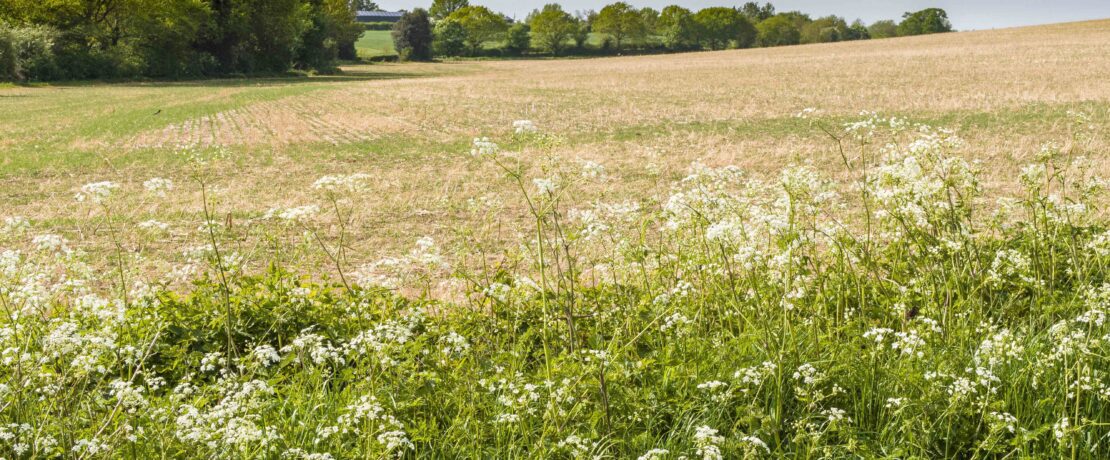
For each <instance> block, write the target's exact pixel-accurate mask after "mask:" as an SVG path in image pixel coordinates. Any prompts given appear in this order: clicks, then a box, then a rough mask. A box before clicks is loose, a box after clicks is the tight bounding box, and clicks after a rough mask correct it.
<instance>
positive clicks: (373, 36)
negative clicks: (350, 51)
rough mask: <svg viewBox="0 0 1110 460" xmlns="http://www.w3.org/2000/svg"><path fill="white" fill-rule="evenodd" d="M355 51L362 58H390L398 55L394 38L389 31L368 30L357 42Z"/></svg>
mask: <svg viewBox="0 0 1110 460" xmlns="http://www.w3.org/2000/svg"><path fill="white" fill-rule="evenodd" d="M355 50H357V51H358V56H359V57H361V58H372V57H374V56H389V55H394V54H397V51H396V50H394V49H393V37H392V36H391V35H390V31H388V30H367V31H366V32H363V33H362V36H361V37H359V39H358V41H357V42H355Z"/></svg>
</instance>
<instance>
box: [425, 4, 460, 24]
mask: <svg viewBox="0 0 1110 460" xmlns="http://www.w3.org/2000/svg"><path fill="white" fill-rule="evenodd" d="M468 6H470V1H469V0H432V6H431V7H430V8H428V14H429V15H431V16H432V19H435V20H437V21H439V20H442V19H444V18H446V17H447V16H450V15H451V13H454V12H456V11H458V10H461V9H463V8H466V7H468Z"/></svg>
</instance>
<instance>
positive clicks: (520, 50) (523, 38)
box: [505, 22, 532, 56]
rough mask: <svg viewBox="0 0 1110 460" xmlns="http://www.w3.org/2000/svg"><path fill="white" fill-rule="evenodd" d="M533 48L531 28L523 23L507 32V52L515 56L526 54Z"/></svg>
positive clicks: (514, 25) (513, 26)
mask: <svg viewBox="0 0 1110 460" xmlns="http://www.w3.org/2000/svg"><path fill="white" fill-rule="evenodd" d="M531 48H532V34H531V28H530V27H529V26H528V24H525V23H523V22H518V23H515V24H513V25H511V26H509V30H507V31H505V52H506V53H508V54H511V55H514V56H519V55H521V54H524V53H525V52H527V51H528V50H529V49H531Z"/></svg>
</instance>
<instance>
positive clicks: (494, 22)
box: [447, 6, 509, 55]
mask: <svg viewBox="0 0 1110 460" xmlns="http://www.w3.org/2000/svg"><path fill="white" fill-rule="evenodd" d="M447 19H452V20H455V21H458V22H459V24H460V25H462V26H463V29H464V30H466V46H467V47H468V48H470V53H471V54H473V55H477V54H478V53H479V52H480V51H481V50H482V46H483V45H485V44H486V43H487V42H492V41H500V40H501V39H502V38H503V37H504V35H505V32H506V31H507V30H508V29H509V23H508V22H507V21H506V20H505V17H504V16H502V15H500V14H497V13H495V12H493V10H490V9H489V8H486V7H484V6H467V7H463V8H460V9H459V10H457V11H455V12H454V13H451V15H450V16H447Z"/></svg>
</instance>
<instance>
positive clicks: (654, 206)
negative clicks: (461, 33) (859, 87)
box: [0, 110, 1110, 460]
mask: <svg viewBox="0 0 1110 460" xmlns="http://www.w3.org/2000/svg"><path fill="white" fill-rule="evenodd" d="M801 115H802V116H804V117H805V118H808V119H809V121H808V123H812V126H813V129H815V130H820V131H823V132H824V133H826V134H827V135H828V136H829V137H830V142H831V143H832V145H833V147H834V149H835V152H837V153H838V154H839V156H840V160H841V163H842V164H843V166H844V171H843V172H842V173H840V174H839V175H838V176H837V177H840V178H841V180H839V181H837V180H833V179H832V178H831V177H828V176H826V175H824V174H822V173H820V172H819V171H817V170H815V169H814V168H812V167H810V166H806V165H795V166H790V167H787V168H785V169H784V170H782V171H781V172H780V173H779V174H777V175H772V176H765V177H760V176H758V175H755V174H751V173H748V172H745V171H742V170H740V169H738V168H735V167H730V166H725V167H710V166H707V165H704V164H697V163H695V164H693V165H691V167H690V171H689V174H688V175H687V176H686V177H685V178H682V179H681V180H679V181H677V182H675V183H674V184H673V186H672V190H671V192H670V193H669V194H668V195H667V196H665V197H660V198H659V199H657V200H647V199H645V200H643V201H639V202H629V201H612V202H610V201H605V200H603V199H598V200H596V201H594V202H592V203H589V204H585V205H583V204H580V201H581V200H577V199H574V198H577V196H575V195H573V194H575V193H576V191H577V190H580V189H582V188H586V186H590V187H595V188H596V187H597V185H596V184H595V183H596V182H605V181H613V180H617V179H616V178H615V177H614V176H613V175H612V174H611V173H609V172H607V171H606V169H605V168H604V167H603V166H602V165H600V164H597V163H594V162H589V161H565V160H561V159H559V158H557V157H554V156H551V155H550V152H551V151H553V150H554V147H556V146H558V145H559V144H560V142H561V140H560V139H559V138H558V137H557V136H553V135H550V134H546V133H544V132H542V130H540V129H539V127H538V126H536V125H535V124H534V123H531V122H523V121H522V122H517V123H514V130H515V132H514V134H513V135H512V137H511V138H507V139H504V140H502V144H503V145H505V146H506V147H505V148H502V147H501V146H500V145H499V144H498V143H496V142H494V141H493V140H490V139H486V138H479V139H476V140H475V141H474V144H473V150H472V152H471V158H470V159H468V160H466V161H468V162H470V167H472V168H474V169H475V170H476V171H482V170H483V168H489V167H490V166H491V165H492V169H493V170H496V171H499V172H500V174H502V175H503V180H505V181H506V183H507V184H509V185H511V188H513V189H514V190H515V194H516V196H517V197H518V198H519V203H520V206H521V207H523V208H524V209H525V210H526V212H527V216H528V218H527V219H526V221H527V222H524V223H521V224H519V225H518V227H519V228H520V229H521V238H520V241H519V245H518V246H515V247H511V248H508V249H506V248H505V247H498V246H495V245H492V244H488V243H486V242H482V241H480V239H479V238H478V237H477V236H475V235H479V234H480V233H481V230H480V229H478V230H475V231H474V232H473V233H470V234H467V235H464V236H467V237H468V238H463V240H464V241H466V242H468V243H467V245H464V246H463V247H462V248H459V249H457V250H455V251H453V252H450V253H445V252H444V251H443V250H441V249H440V247H439V246H438V245H437V244H436V242H435V241H433V240H432V239H430V238H421V239H419V240H417V241H416V244H415V247H414V249H412V251H410V252H409V253H407V254H403V255H400V256H396V257H389V258H385V259H382V260H379V261H376V262H372V263H369V264H365V265H361V266H352V265H353V264H352V262H351V260H353V257H352V255H351V252H352V245H351V239H352V238H353V237H352V235H351V232H350V230H349V229H350V228H352V227H354V226H356V225H357V221H358V219H360V218H361V217H360V215H359V213H360V207H359V206H358V204H357V203H359V202H360V200H364V199H366V198H367V197H366V196H365V195H367V193H368V190H367V180H368V176H366V175H364V174H347V175H330V176H325V177H323V178H321V179H319V180H318V181H316V182H315V184H314V185H313V186H312V190H313V193H314V195H315V197H316V198H315V202H310V203H306V204H302V205H299V206H293V207H288V208H274V209H271V210H270V211H269V212H266V213H264V214H263V215H260V216H257V217H253V218H250V219H248V220H247V221H246V222H244V223H242V224H240V225H233V223H232V222H231V221H230V218H229V219H227V220H226V221H225V220H221V219H218V218H216V216H218V215H220V214H219V213H218V212H217V211H218V209H219V207H220V196H221V192H220V191H219V190H218V188H216V187H213V185H212V184H213V183H214V181H212V180H211V179H210V177H211V171H212V170H213V169H214V168H216V167H218V165H219V162H220V161H222V160H221V159H220V158H219V156H218V155H216V156H215V157H213V155H209V154H206V153H204V152H199V153H196V152H194V153H195V154H194V155H193V157H194V159H195V161H194V162H193V164H194V165H195V166H194V167H192V168H191V169H190V181H188V183H187V184H184V183H183V184H175V183H173V182H172V181H169V180H166V179H161V178H154V179H150V180H147V181H145V182H144V183H143V184H142V185H143V191H141V192H136V193H142V194H144V195H143V196H144V198H143V203H154V202H157V200H159V199H163V197H164V196H165V195H166V194H167V193H168V192H169V191H171V190H175V189H183V188H186V187H190V188H195V189H196V190H197V191H198V192H199V193H200V195H201V198H202V200H203V203H201V206H199V207H200V211H201V213H202V214H201V215H202V216H203V217H202V222H201V225H200V226H199V228H197V229H196V230H195V231H194V232H191V233H189V234H190V235H191V237H192V238H193V240H194V241H195V242H196V244H194V245H192V246H189V247H187V248H185V250H184V251H183V255H182V257H181V258H180V260H178V261H177V263H176V265H173V266H169V267H165V268H164V269H163V270H155V271H154V272H153V275H152V274H151V271H150V270H148V269H144V268H140V267H141V266H145V265H144V264H146V263H147V261H146V260H145V258H143V257H141V256H139V255H136V251H134V250H133V248H131V247H130V245H133V244H136V243H135V241H136V239H134V238H132V235H131V233H130V232H134V233H135V234H137V235H139V237H138V238H140V240H141V237H146V238H152V237H160V236H164V234H165V232H168V231H170V230H171V229H172V227H171V226H170V225H168V224H164V223H161V222H157V221H152V220H142V221H139V220H140V219H139V218H137V217H136V216H137V215H139V213H137V212H134V210H135V209H140V210H141V209H143V208H144V204H143V203H141V204H140V205H138V206H123V205H121V204H119V202H117V201H115V200H116V199H118V198H119V197H120V194H124V193H129V192H128V190H129V189H131V188H135V189H137V188H138V187H137V186H130V185H128V184H120V183H115V182H97V183H92V184H88V185H86V186H84V187H82V188H81V190H80V191H79V195H78V199H79V201H82V206H86V209H87V210H88V215H87V217H86V219H85V221H86V222H88V225H96V226H98V227H97V228H103V229H105V230H104V231H105V232H106V233H107V236H108V239H109V240H111V242H112V245H111V246H112V248H114V250H110V251H107V252H106V253H101V252H94V253H85V252H83V251H82V250H81V249H79V248H80V247H82V245H79V244H74V243H72V242H70V241H69V240H67V239H66V238H65V237H63V236H61V235H57V234H43V233H36V231H35V230H36V226H37V225H34V224H32V223H30V222H28V221H26V220H24V219H20V218H15V217H9V218H7V219H6V220H5V221H4V226H3V233H2V236H0V238H2V240H0V241H2V242H3V244H4V247H5V248H8V249H4V250H3V252H0V307H2V310H3V312H4V315H5V320H4V322H3V325H2V327H0V350H2V351H0V362H2V363H3V367H2V368H0V456H3V457H4V458H150V457H154V456H160V457H204V458H288V459H328V458H402V457H498V458H516V457H535V458H567V459H578V458H640V459H647V460H651V459H672V458H673V459H678V458H701V459H721V458H749V457H750V458H755V457H760V456H774V457H806V458H808V457H848V456H854V457H898V458H901V457H926V458H935V457H959V458H968V457H992V458H993V457H1029V458H1039V457H1067V458H1101V457H1105V456H1106V455H1108V453H1110V452H1108V451H1110V448H1108V446H1107V445H1106V441H1105V440H1106V438H1107V436H1108V435H1110V426H1107V422H1106V420H1108V418H1110V417H1108V411H1107V409H1108V404H1110V376H1108V375H1107V369H1110V363H1108V362H1107V358H1106V356H1107V352H1108V351H1110V350H1107V349H1106V347H1107V343H1108V340H1110V325H1108V324H1107V321H1106V319H1107V310H1108V309H1110V280H1108V279H1107V278H1108V272H1107V270H1108V268H1110V266H1108V264H1110V229H1108V228H1107V225H1106V220H1105V218H1104V217H1103V215H1102V214H1101V211H1100V209H1099V208H1098V205H1099V204H1100V203H1102V202H1104V200H1105V196H1104V194H1103V192H1104V189H1105V187H1106V186H1107V182H1106V181H1105V180H1104V179H1101V178H1099V177H1098V176H1097V174H1095V173H1096V171H1094V170H1093V169H1092V168H1091V167H1090V165H1089V162H1088V161H1087V160H1086V159H1085V158H1084V156H1089V155H1093V154H1096V153H1097V152H1092V151H1090V145H1092V138H1093V136H1096V135H1099V133H1098V131H1097V129H1094V128H1095V127H1094V126H1092V125H1091V124H1090V123H1089V122H1087V120H1086V119H1085V118H1084V117H1083V116H1082V115H1081V114H1075V115H1074V118H1075V120H1076V121H1075V124H1074V129H1073V135H1072V136H1070V137H1069V138H1067V139H1062V140H1059V141H1058V143H1048V144H1045V146H1044V148H1043V149H1041V150H1040V151H1039V152H1037V153H1036V154H1035V157H1034V158H1035V162H1034V163H1033V164H1031V165H1029V166H1027V167H1025V168H1023V169H1022V170H1021V172H1020V175H1019V178H1018V181H1017V182H1018V184H1016V185H1017V186H1019V187H1020V188H1019V192H1018V193H1017V194H1015V195H1014V196H1013V197H1011V198H1007V199H1003V200H999V201H998V202H990V201H989V200H988V199H987V197H986V196H985V195H984V192H983V190H982V186H981V185H980V183H979V176H980V172H979V169H980V167H979V165H977V164H976V163H975V162H969V161H967V160H966V159H965V158H966V157H967V153H966V152H965V151H964V150H966V149H967V146H966V145H965V143H964V142H962V141H961V140H960V139H959V138H958V136H956V134H955V133H954V132H951V131H948V130H943V129H936V128H931V127H928V126H923V125H919V124H914V123H911V122H909V121H906V120H903V119H899V118H885V117H880V116H878V115H876V114H871V113H867V114H864V115H862V116H861V120H860V121H858V122H853V123H849V124H847V125H842V126H833V125H829V124H828V123H827V121H825V120H824V119H822V118H820V117H817V114H816V112H815V111H812V110H807V111H803V113H802V114H801ZM799 123H807V121H799ZM490 180H491V181H496V180H498V179H497V178H492V177H491V178H490ZM601 187H602V188H604V186H603V185H602V186H601ZM508 200H509V199H508V198H502V197H499V196H496V195H492V194H485V195H482V196H479V197H475V198H474V199H473V200H471V201H470V202H469V203H468V205H467V206H468V208H469V209H470V210H471V211H472V212H474V213H476V214H477V215H480V216H483V218H484V219H487V221H486V222H479V223H478V225H479V226H481V225H492V224H490V222H489V221H490V220H493V219H500V218H501V217H499V216H500V215H502V214H507V213H509V211H507V208H508V206H506V205H505V204H504V202H505V201H508ZM244 233H249V234H251V235H252V236H254V237H256V238H255V239H257V240H259V241H261V243H258V247H245V246H243V243H242V241H244V240H246V239H247V238H244ZM258 254H265V255H266V256H265V257H266V259H263V260H252V257H258V256H257V255H258ZM307 254H317V255H321V256H322V257H323V259H324V260H326V261H327V265H328V267H329V268H330V272H331V276H330V277H329V278H316V279H313V278H309V277H303V276H298V275H296V274H294V273H291V272H289V271H286V270H284V269H283V268H281V267H282V266H283V265H287V264H286V263H284V261H288V260H294V259H297V258H300V257H301V256H303V255H307ZM469 261H480V262H481V263H465V262H469ZM489 261H497V262H496V263H491V262H489ZM260 262H262V263H260ZM266 262H268V263H266ZM258 266H268V267H269V268H267V269H256V268H251V267H258ZM103 267H109V268H103ZM445 291H450V292H449V294H450V295H448V296H446V297H441V296H440V294H442V293H443V292H445ZM443 298H449V299H451V300H442V299H443Z"/></svg>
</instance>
